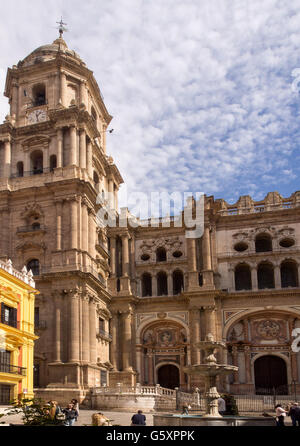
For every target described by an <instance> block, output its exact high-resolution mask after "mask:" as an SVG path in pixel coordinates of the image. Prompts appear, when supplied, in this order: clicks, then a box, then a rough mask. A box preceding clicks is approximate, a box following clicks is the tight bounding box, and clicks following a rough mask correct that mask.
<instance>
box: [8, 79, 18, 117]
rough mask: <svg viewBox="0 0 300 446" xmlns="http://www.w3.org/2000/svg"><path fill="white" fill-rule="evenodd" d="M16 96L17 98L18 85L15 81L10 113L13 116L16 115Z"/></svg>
mask: <svg viewBox="0 0 300 446" xmlns="http://www.w3.org/2000/svg"><path fill="white" fill-rule="evenodd" d="M18 98H19V86H18V84H17V83H16V82H13V83H12V98H11V112H10V114H11V115H12V116H14V117H15V118H16V117H17V115H18Z"/></svg>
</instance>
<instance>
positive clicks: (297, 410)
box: [288, 402, 300, 427]
mask: <svg viewBox="0 0 300 446" xmlns="http://www.w3.org/2000/svg"><path fill="white" fill-rule="evenodd" d="M288 416H289V417H291V420H292V424H293V426H297V425H298V426H299V427H300V407H299V405H298V403H296V402H294V403H292V405H291V407H290V410H289V412H288Z"/></svg>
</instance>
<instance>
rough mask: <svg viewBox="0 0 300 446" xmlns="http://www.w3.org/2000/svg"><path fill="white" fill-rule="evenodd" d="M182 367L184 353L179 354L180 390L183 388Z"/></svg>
mask: <svg viewBox="0 0 300 446" xmlns="http://www.w3.org/2000/svg"><path fill="white" fill-rule="evenodd" d="M183 367H184V352H182V353H181V354H180V368H179V383H180V384H179V386H180V387H181V388H182V387H184V386H185V382H184V372H183Z"/></svg>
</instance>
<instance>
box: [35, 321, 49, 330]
mask: <svg viewBox="0 0 300 446" xmlns="http://www.w3.org/2000/svg"><path fill="white" fill-rule="evenodd" d="M45 328H47V322H46V321H34V329H35V330H44V329H45Z"/></svg>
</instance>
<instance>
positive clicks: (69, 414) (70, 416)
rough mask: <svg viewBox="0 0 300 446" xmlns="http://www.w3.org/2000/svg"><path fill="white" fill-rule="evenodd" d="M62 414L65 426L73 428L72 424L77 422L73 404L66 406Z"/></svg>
mask: <svg viewBox="0 0 300 446" xmlns="http://www.w3.org/2000/svg"><path fill="white" fill-rule="evenodd" d="M63 413H64V414H65V416H66V419H65V423H64V424H65V426H73V424H74V423H75V421H76V420H77V417H78V412H77V410H75V409H74V406H73V404H71V403H70V404H68V407H66V408H65V409H63Z"/></svg>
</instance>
